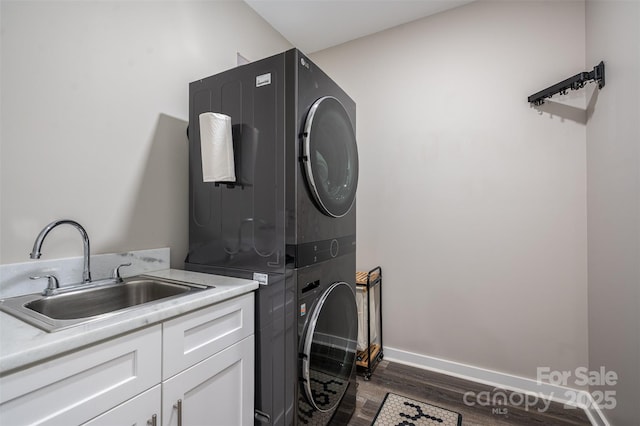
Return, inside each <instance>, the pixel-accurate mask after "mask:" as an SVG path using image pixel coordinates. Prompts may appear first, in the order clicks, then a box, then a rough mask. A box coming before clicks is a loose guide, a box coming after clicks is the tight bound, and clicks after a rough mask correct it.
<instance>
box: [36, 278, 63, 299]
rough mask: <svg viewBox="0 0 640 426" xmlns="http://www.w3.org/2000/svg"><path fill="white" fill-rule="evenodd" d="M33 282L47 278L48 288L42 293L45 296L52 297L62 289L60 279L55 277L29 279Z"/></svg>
mask: <svg viewBox="0 0 640 426" xmlns="http://www.w3.org/2000/svg"><path fill="white" fill-rule="evenodd" d="M29 278H30V279H32V280H40V279H42V278H46V279H47V280H48V281H47V288H45V289H44V290H43V291H42V295H43V296H51V295H53V294H54V293H55V291H56V290H57V289H59V288H60V283H59V282H58V278H57V277H56V276H55V275H42V276H40V277H29Z"/></svg>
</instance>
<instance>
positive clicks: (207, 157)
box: [199, 112, 236, 182]
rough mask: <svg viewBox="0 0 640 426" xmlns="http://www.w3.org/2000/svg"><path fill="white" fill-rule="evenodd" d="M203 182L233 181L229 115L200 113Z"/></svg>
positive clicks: (233, 168) (234, 178)
mask: <svg viewBox="0 0 640 426" xmlns="http://www.w3.org/2000/svg"><path fill="white" fill-rule="evenodd" d="M199 119H200V149H201V153H202V181H203V182H235V180H236V172H235V166H234V163H233V136H232V134H231V117H229V116H228V115H225V114H220V113H216V112H204V113H202V114H200V117H199Z"/></svg>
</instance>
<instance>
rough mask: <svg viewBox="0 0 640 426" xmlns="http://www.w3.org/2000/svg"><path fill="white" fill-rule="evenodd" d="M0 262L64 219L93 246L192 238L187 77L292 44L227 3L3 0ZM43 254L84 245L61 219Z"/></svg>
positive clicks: (16, 258)
mask: <svg viewBox="0 0 640 426" xmlns="http://www.w3.org/2000/svg"><path fill="white" fill-rule="evenodd" d="M0 7H1V13H0V15H1V23H2V37H1V43H2V46H1V48H2V49H1V52H2V53H1V54H2V76H1V84H2V97H1V98H2V99H1V101H0V102H1V105H0V106H1V111H2V133H1V138H2V139H1V141H2V142H1V144H2V145H1V167H0V193H2V204H1V206H0V235H1V236H2V238H1V240H0V262H1V263H12V262H23V261H27V260H28V253H29V251H30V250H31V245H32V244H33V240H34V239H35V237H36V235H37V233H38V231H40V229H41V228H42V227H43V226H45V225H46V224H47V223H48V222H49V221H51V220H54V219H59V218H63V217H68V218H71V219H76V220H77V221H79V222H80V223H82V224H83V225H84V226H85V227H86V228H87V232H88V233H89V236H90V237H91V243H92V249H93V250H92V253H93V254H98V253H109V252H120V251H129V250H140V249H146V248H157V247H170V248H171V263H172V265H173V266H178V267H179V266H181V265H182V261H183V260H184V257H185V255H186V251H187V239H188V220H187V214H188V208H189V206H188V196H187V185H188V173H187V167H188V164H187V139H186V136H185V130H186V126H187V119H188V97H189V88H188V84H189V82H191V81H194V80H196V79H198V78H202V77H206V76H209V75H211V74H215V73H217V72H220V71H222V70H225V69H228V68H232V67H234V66H235V65H236V52H240V53H242V54H243V55H244V56H246V57H247V58H249V59H260V58H263V57H265V56H269V55H272V54H275V53H278V52H281V51H283V50H286V49H288V48H289V47H290V46H291V45H290V44H289V42H287V41H286V40H285V39H284V38H283V37H282V36H281V35H280V34H279V33H278V32H276V31H275V30H274V29H273V28H272V27H271V26H270V25H269V24H267V23H266V22H265V21H264V20H263V19H262V18H261V17H259V16H258V15H257V14H256V13H255V12H254V11H253V10H252V9H251V8H250V7H248V6H247V5H246V4H245V3H244V2H242V1H240V0H235V1H209V2H190V1H148V2H145V1H142V2H133V1H122V2H120V1H115V2H109V1H107V2H91V1H46V2H32V1H2V2H0ZM53 232H54V233H55V234H56V236H52V237H50V238H49V239H48V240H47V241H46V242H45V245H44V247H43V253H44V254H43V258H47V259H55V258H59V257H68V256H79V255H81V254H82V244H81V243H80V239H79V238H78V236H77V232H76V231H75V230H73V229H72V228H70V227H69V229H65V228H64V227H61V228H59V229H56V230H55V231H53Z"/></svg>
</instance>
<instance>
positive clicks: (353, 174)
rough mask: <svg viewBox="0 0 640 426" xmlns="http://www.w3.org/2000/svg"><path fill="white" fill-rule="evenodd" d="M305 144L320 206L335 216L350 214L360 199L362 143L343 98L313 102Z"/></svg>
mask: <svg viewBox="0 0 640 426" xmlns="http://www.w3.org/2000/svg"><path fill="white" fill-rule="evenodd" d="M302 145H303V147H302V149H303V159H304V161H303V163H304V166H305V173H306V176H307V181H308V182H309V186H310V188H309V189H310V190H311V193H312V195H313V198H314V199H315V201H316V203H317V204H318V206H319V207H320V210H322V212H323V213H324V214H326V215H328V216H332V217H342V216H344V215H346V214H347V213H348V212H349V210H351V206H352V205H353V203H354V201H355V199H356V189H357V187H358V147H357V145H356V135H355V132H354V130H353V126H352V124H351V120H350V119H349V115H348V114H347V111H346V110H345V109H344V106H342V104H341V103H340V101H338V100H337V99H336V98H334V97H332V96H325V97H323V98H320V99H318V100H317V101H316V102H315V103H314V104H313V105H312V106H311V109H310V110H309V113H308V115H307V119H306V121H305V127H304V133H303V144H302Z"/></svg>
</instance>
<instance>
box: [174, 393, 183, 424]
mask: <svg viewBox="0 0 640 426" xmlns="http://www.w3.org/2000/svg"><path fill="white" fill-rule="evenodd" d="M173 408H177V409H178V426H182V400H181V399H179V400H178V402H176V403H175V404H174V405H173Z"/></svg>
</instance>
